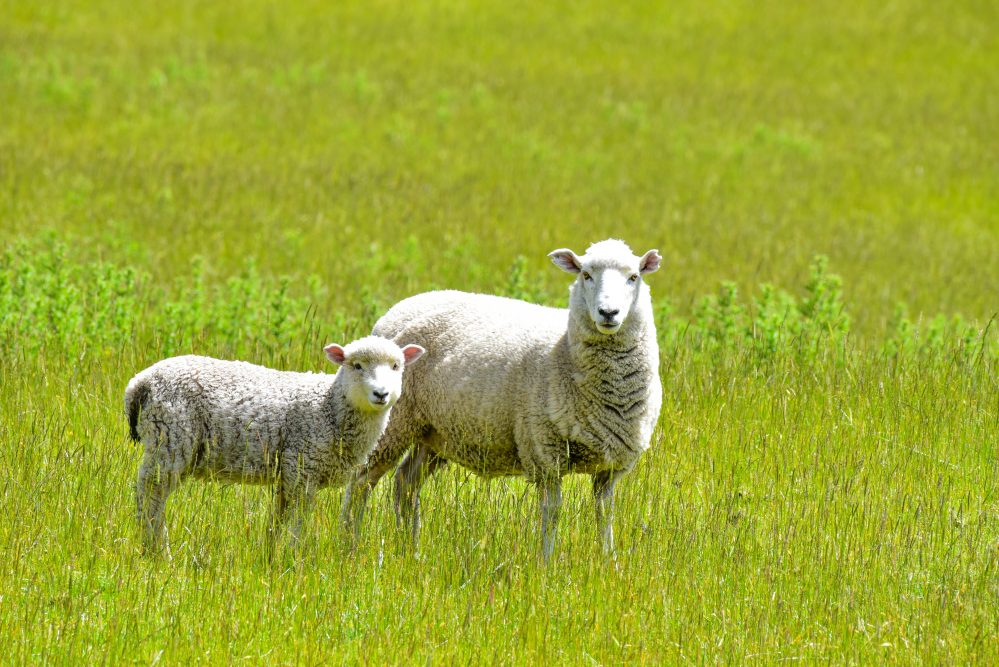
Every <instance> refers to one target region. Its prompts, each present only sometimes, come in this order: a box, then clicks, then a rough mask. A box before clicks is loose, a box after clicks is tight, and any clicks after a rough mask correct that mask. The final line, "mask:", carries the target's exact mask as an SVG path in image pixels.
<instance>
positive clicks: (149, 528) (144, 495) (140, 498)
mask: <svg viewBox="0 0 999 667" xmlns="http://www.w3.org/2000/svg"><path fill="white" fill-rule="evenodd" d="M176 485H177V479H176V476H175V475H173V474H171V473H170V472H169V471H168V470H166V469H165V466H164V465H163V464H162V462H161V461H160V460H159V457H156V456H153V455H150V453H148V452H147V453H146V455H145V457H144V458H143V460H142V464H141V465H140V466H139V474H138V478H137V479H136V482H135V506H136V507H135V508H136V518H137V519H138V522H139V530H140V531H141V532H142V546H143V550H144V551H145V553H147V554H158V553H160V552H161V551H163V552H164V553H165V554H166V555H167V557H169V556H170V546H169V543H168V541H167V535H166V516H165V515H166V502H167V498H168V497H169V496H170V492H171V491H173V489H174V487H175V486H176Z"/></svg>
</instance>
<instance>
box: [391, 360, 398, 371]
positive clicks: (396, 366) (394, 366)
mask: <svg viewBox="0 0 999 667" xmlns="http://www.w3.org/2000/svg"><path fill="white" fill-rule="evenodd" d="M392 370H394V371H397V370H399V362H398V361H397V362H395V363H394V364H392Z"/></svg>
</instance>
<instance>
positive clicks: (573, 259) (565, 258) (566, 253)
mask: <svg viewBox="0 0 999 667" xmlns="http://www.w3.org/2000/svg"><path fill="white" fill-rule="evenodd" d="M548 256H549V257H551V258H552V264H554V265H555V266H557V267H558V268H560V269H562V270H563V271H565V272H566V273H579V272H580V271H582V270H583V267H582V266H581V265H580V263H579V257H577V256H576V253H574V252H573V251H571V250H569V249H568V248H559V249H558V250H552V251H551V252H550V253H548Z"/></svg>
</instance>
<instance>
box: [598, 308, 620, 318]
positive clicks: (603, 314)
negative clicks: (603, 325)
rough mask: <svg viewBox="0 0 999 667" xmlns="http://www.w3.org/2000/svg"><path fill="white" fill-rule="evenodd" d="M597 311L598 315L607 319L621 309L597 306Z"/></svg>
mask: <svg viewBox="0 0 999 667" xmlns="http://www.w3.org/2000/svg"><path fill="white" fill-rule="evenodd" d="M597 312H598V313H600V316H601V317H603V318H604V319H605V320H609V319H611V318H612V317H614V316H615V315H617V314H618V313H620V312H621V311H620V309H617V308H615V309H614V310H611V309H610V308H597Z"/></svg>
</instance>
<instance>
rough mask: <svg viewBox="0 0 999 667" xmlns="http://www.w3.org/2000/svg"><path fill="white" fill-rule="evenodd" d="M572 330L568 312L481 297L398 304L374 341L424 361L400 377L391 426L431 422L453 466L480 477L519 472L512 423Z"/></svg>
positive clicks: (431, 295) (430, 296)
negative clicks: (413, 349) (418, 349)
mask: <svg viewBox="0 0 999 667" xmlns="http://www.w3.org/2000/svg"><path fill="white" fill-rule="evenodd" d="M567 325H568V311H567V310H564V309H557V308H548V307H545V306H539V305H535V304H531V303H527V302H524V301H518V300H516V299H507V298H504V297H496V296H491V295H484V294H470V293H465V292H457V291H444V292H427V293H425V294H420V295H417V296H414V297H411V298H409V299H406V300H404V301H401V302H399V303H398V304H396V305H395V306H393V307H392V308H391V309H390V310H389V311H388V312H387V313H386V314H385V315H384V316H383V317H382V318H381V319H380V320H378V322H377V323H376V324H375V327H374V330H373V333H375V334H376V335H380V336H385V337H387V338H392V339H393V340H395V341H396V342H397V343H399V344H409V343H417V344H419V345H422V346H423V347H425V348H426V349H427V353H426V355H425V356H424V358H423V359H421V360H420V362H419V363H417V364H415V365H414V366H413V367H412V368H409V369H407V370H406V372H405V374H404V375H403V392H402V399H401V400H400V403H399V405H398V406H397V407H396V409H395V410H394V412H393V416H392V419H393V420H395V419H420V420H423V421H426V422H427V423H429V424H430V425H432V426H433V427H434V428H435V429H436V430H437V431H438V432H439V433H440V434H441V436H442V437H443V439H444V440H445V441H446V442H444V443H443V446H444V447H445V448H446V449H447V452H448V455H449V458H451V459H453V460H456V461H458V462H459V463H462V464H463V465H466V466H467V467H470V468H472V469H475V470H477V471H478V472H480V473H482V474H507V473H516V472H518V471H519V470H518V469H519V463H518V460H517V454H516V443H515V441H514V429H515V427H516V424H515V422H516V419H517V417H518V415H521V416H522V415H524V414H525V412H526V411H525V410H524V407H525V405H526V404H527V403H529V402H530V401H532V400H535V396H536V394H537V392H538V391H540V390H541V388H542V387H543V386H544V385H545V383H546V381H547V380H546V377H547V369H548V363H547V359H548V356H549V355H550V353H551V351H552V349H553V348H554V347H555V345H556V344H557V343H558V341H559V340H560V339H561V338H563V337H564V336H565V334H566V328H567ZM466 454H467V456H466Z"/></svg>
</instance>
